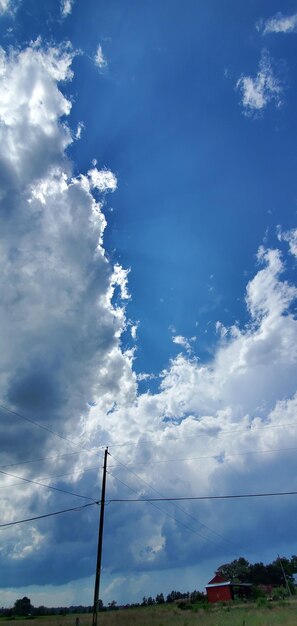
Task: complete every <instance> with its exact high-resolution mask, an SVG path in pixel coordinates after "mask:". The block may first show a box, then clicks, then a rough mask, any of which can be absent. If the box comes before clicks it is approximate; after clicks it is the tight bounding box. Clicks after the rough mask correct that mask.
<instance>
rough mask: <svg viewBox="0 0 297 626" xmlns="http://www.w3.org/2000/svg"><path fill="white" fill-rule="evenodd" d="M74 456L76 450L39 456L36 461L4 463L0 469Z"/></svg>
mask: <svg viewBox="0 0 297 626" xmlns="http://www.w3.org/2000/svg"><path fill="white" fill-rule="evenodd" d="M76 454H79V451H78V450H77V452H68V453H65V454H58V455H57V456H41V457H39V458H38V459H29V460H27V461H18V463H6V464H4V465H0V469H3V468H5V467H16V466H19V465H28V464H29V463H39V462H40V461H57V460H58V459H62V458H63V457H66V456H74V455H76Z"/></svg>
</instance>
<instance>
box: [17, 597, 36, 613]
mask: <svg viewBox="0 0 297 626" xmlns="http://www.w3.org/2000/svg"><path fill="white" fill-rule="evenodd" d="M32 611H33V606H32V604H31V600H30V598H27V597H26V596H24V597H23V598H19V599H18V600H16V601H15V603H14V611H13V612H14V613H15V615H20V616H21V617H25V616H27V615H30V613H32Z"/></svg>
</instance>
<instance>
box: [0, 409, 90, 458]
mask: <svg viewBox="0 0 297 626" xmlns="http://www.w3.org/2000/svg"><path fill="white" fill-rule="evenodd" d="M0 409H2V410H4V411H7V413H11V414H12V415H16V417H19V418H20V419H22V420H25V421H26V422H29V423H30V424H33V425H34V426H37V427H38V428H41V429H42V430H45V431H46V432H48V433H50V434H51V435H55V436H56V437H59V439H63V441H67V443H70V444H71V445H72V446H76V447H77V448H80V449H81V450H86V451H87V452H92V450H91V449H90V448H84V447H83V446H80V445H79V444H78V443H76V442H75V441H72V439H68V437H64V436H63V435H60V433H57V432H56V431H55V430H52V429H51V428H49V427H48V426H44V425H43V424H39V422H36V421H35V420H33V419H31V418H30V417H26V416H25V415H22V414H21V413H18V412H17V411H12V409H9V408H8V407H7V406H4V404H0Z"/></svg>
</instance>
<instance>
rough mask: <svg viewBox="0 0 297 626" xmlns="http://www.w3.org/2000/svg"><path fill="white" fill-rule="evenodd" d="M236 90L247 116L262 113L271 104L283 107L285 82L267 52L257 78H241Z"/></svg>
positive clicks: (263, 55) (261, 62) (263, 53)
mask: <svg viewBox="0 0 297 626" xmlns="http://www.w3.org/2000/svg"><path fill="white" fill-rule="evenodd" d="M236 89H237V90H238V91H239V92H241V95H242V100H241V104H242V106H243V110H244V113H245V114H246V115H254V114H257V113H260V112H262V111H263V110H264V109H265V108H266V107H267V105H268V104H269V103H273V104H274V105H275V106H276V107H277V108H279V107H280V106H281V104H282V95H283V81H282V80H281V78H280V76H279V75H278V72H277V71H276V70H275V67H274V64H273V61H272V59H271V57H270V55H269V53H268V52H267V50H264V51H263V52H262V56H261V60H260V63H259V70H258V72H257V75H256V77H255V78H252V77H251V76H241V77H240V78H239V80H238V81H237V83H236Z"/></svg>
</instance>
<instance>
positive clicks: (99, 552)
mask: <svg viewBox="0 0 297 626" xmlns="http://www.w3.org/2000/svg"><path fill="white" fill-rule="evenodd" d="M107 455H108V448H106V449H105V452H104V465H103V476H102V490H101V506H100V520H99V533H98V550H97V566H96V579H95V589H94V606H93V622H92V626H97V620H98V608H99V589H100V574H101V557H102V541H103V524H104V505H105V485H106V467H107Z"/></svg>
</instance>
